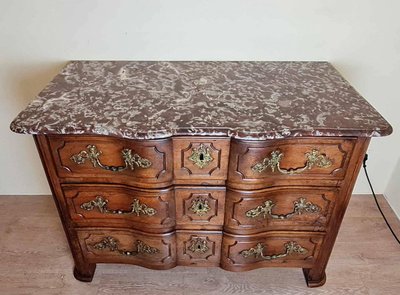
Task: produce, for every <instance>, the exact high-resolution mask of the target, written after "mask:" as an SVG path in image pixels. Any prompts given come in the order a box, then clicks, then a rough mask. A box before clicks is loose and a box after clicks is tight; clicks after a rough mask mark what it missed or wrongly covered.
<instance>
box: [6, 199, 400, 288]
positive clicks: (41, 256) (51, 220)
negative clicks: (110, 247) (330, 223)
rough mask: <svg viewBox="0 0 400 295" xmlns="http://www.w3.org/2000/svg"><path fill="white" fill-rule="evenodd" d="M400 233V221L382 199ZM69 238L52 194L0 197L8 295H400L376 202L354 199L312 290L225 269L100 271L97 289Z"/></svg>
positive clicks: (398, 262) (399, 277)
mask: <svg viewBox="0 0 400 295" xmlns="http://www.w3.org/2000/svg"><path fill="white" fill-rule="evenodd" d="M380 203H381V204H382V206H383V208H384V211H385V212H386V214H387V216H388V217H389V219H390V220H391V223H392V224H394V225H395V227H396V231H397V233H398V234H400V226H399V225H398V224H399V222H398V220H397V219H396V218H395V215H394V213H393V212H392V211H391V209H390V207H389V206H388V205H387V203H386V201H385V200H384V199H383V197H380ZM72 268H73V261H72V257H71V255H70V252H69V249H68V245H67V241H66V238H65V236H64V232H63V229H62V226H61V223H60V221H59V219H58V215H57V213H56V208H55V206H54V204H53V201H52V199H51V197H50V196H0V294H2V295H3V294H5V295H12V294H29V295H32V294H40V295H42V294H43V295H47V294H63V295H69V294H79V295H80V294H83V295H94V294H99V295H100V294H101V295H105V294H113V295H114V294H140V295H147V294H163V295H167V294H174V295H183V294H185V295H189V294H214V295H216V294H247V295H250V294H379V295H381V294H400V245H398V244H397V242H396V241H395V240H394V238H393V237H392V235H391V234H390V232H389V230H388V229H387V228H386V225H385V223H384V221H383V219H382V217H381V216H380V213H379V212H378V210H377V208H376V206H375V203H374V201H373V198H372V197H371V196H367V195H355V196H353V197H352V200H351V202H350V206H349V208H348V210H347V213H346V216H345V219H344V222H343V224H342V228H341V230H340V233H339V237H338V239H337V242H336V245H335V248H334V250H333V253H332V256H331V260H330V263H329V265H328V268H327V282H326V284H325V286H323V287H320V288H316V289H309V288H307V287H306V284H305V281H304V278H303V274H302V271H301V270H300V269H284V268H280V269H278V268H266V269H259V270H253V271H249V272H241V273H232V272H227V271H224V270H221V269H219V268H188V267H176V268H174V269H172V270H167V271H153V270H148V269H145V268H141V267H136V266H130V265H115V264H109V265H98V266H97V270H96V274H95V276H94V279H93V282H92V283H82V282H79V281H76V280H75V279H74V277H73V275H72Z"/></svg>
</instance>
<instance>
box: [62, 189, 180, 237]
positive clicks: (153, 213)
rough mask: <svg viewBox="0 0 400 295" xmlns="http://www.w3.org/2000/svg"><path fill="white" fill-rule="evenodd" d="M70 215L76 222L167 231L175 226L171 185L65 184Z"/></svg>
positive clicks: (86, 224) (83, 224)
mask: <svg viewBox="0 0 400 295" xmlns="http://www.w3.org/2000/svg"><path fill="white" fill-rule="evenodd" d="M63 191H64V196H65V199H66V203H67V206H68V211H69V214H70V216H71V219H72V220H73V221H74V222H75V223H76V224H77V225H78V226H98V225H104V224H106V225H108V226H125V227H131V228H134V229H142V230H145V231H153V232H154V231H158V232H160V231H163V232H166V231H169V230H172V229H174V226H175V203H174V195H173V190H172V189H164V190H145V189H141V190H138V189H132V188H126V187H123V186H111V185H64V186H63Z"/></svg>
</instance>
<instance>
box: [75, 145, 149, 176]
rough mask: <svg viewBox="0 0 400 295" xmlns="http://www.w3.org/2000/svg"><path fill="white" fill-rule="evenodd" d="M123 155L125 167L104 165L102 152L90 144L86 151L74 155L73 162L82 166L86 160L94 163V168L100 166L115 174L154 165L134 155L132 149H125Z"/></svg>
mask: <svg viewBox="0 0 400 295" xmlns="http://www.w3.org/2000/svg"><path fill="white" fill-rule="evenodd" d="M121 153H122V159H124V162H125V166H108V165H103V164H102V163H101V162H100V159H99V156H100V155H101V154H102V152H101V151H99V150H98V149H97V147H96V146H95V145H92V144H89V145H88V146H87V147H86V150H82V151H80V152H79V153H78V154H75V155H72V156H71V160H72V161H74V162H75V163H76V164H78V165H81V164H84V163H85V162H86V159H89V160H90V161H91V162H92V164H93V167H97V166H98V167H100V168H102V169H104V170H108V171H113V172H119V171H124V170H126V169H128V168H130V169H131V170H135V166H136V167H141V168H149V167H150V166H151V165H152V163H151V162H150V161H149V160H148V159H146V158H142V157H141V156H139V155H138V154H132V150H131V149H123V150H122V152H121Z"/></svg>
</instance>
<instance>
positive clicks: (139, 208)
mask: <svg viewBox="0 0 400 295" xmlns="http://www.w3.org/2000/svg"><path fill="white" fill-rule="evenodd" d="M107 205H108V200H107V199H104V198H103V197H102V196H96V199H94V200H91V201H89V202H86V203H83V204H81V206H80V207H81V208H82V209H84V210H86V211H91V210H93V209H95V208H97V210H99V211H100V213H104V214H119V215H130V214H135V215H136V216H140V214H143V215H148V216H153V215H154V214H156V213H157V210H156V209H154V208H151V207H148V206H147V205H146V204H141V203H140V201H139V200H138V199H133V200H132V203H131V210H129V211H124V210H121V209H117V210H109V209H108V208H107Z"/></svg>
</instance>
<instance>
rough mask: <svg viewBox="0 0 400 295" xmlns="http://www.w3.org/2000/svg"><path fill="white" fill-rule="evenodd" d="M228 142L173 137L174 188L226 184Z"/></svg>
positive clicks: (223, 140) (211, 138) (228, 140)
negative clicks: (179, 185)
mask: <svg viewBox="0 0 400 295" xmlns="http://www.w3.org/2000/svg"><path fill="white" fill-rule="evenodd" d="M229 143H230V139H229V138H226V137H225V138H224V137H206V136H204V137H174V138H173V147H174V180H175V183H177V184H225V180H226V178H227V171H228V159H229Z"/></svg>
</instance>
